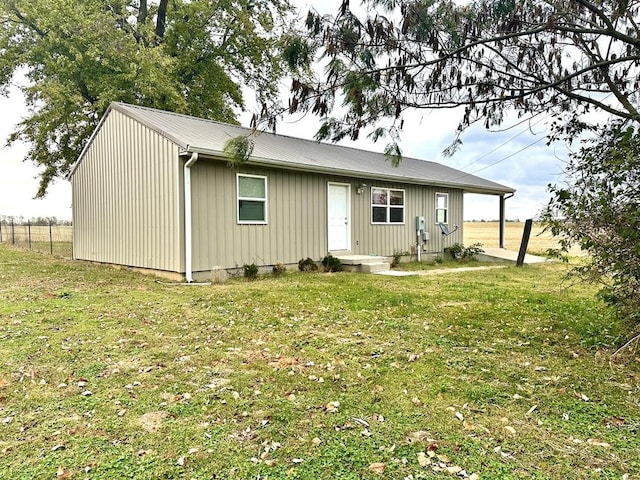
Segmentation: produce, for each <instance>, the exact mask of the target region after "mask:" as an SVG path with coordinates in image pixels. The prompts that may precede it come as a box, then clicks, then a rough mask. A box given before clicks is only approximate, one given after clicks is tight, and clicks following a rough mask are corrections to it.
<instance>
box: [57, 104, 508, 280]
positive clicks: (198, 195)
mask: <svg viewBox="0 0 640 480" xmlns="http://www.w3.org/2000/svg"><path fill="white" fill-rule="evenodd" d="M243 135H245V136H246V135H252V131H251V130H250V129H247V128H242V127H239V126H234V125H228V124H224V123H219V122H214V121H210V120H204V119H200V118H195V117H190V116H187V115H178V114H174V113H170V112H166V111H160V110H155V109H151V108H143V107H137V106H132V105H127V104H123V103H113V104H112V105H111V106H110V107H109V109H108V111H107V112H106V113H105V115H104V117H103V118H102V120H101V121H100V124H99V125H98V127H97V128H96V130H95V132H94V133H93V135H92V137H91V138H90V140H89V141H88V143H87V145H86V147H85V149H84V150H83V151H82V153H81V155H80V157H79V158H78V160H77V162H76V163H75V165H74V166H73V168H72V170H71V173H70V175H69V177H70V179H71V182H72V189H73V254H74V258H76V259H82V260H89V261H94V262H102V263H109V264H119V265H126V266H130V267H136V268H139V269H148V270H151V271H156V272H158V273H163V274H165V275H169V276H173V277H179V278H186V280H187V281H192V280H193V279H202V278H204V277H207V276H209V275H210V273H211V271H212V269H217V268H224V269H237V268H240V267H242V266H243V265H245V264H252V263H255V264H256V265H258V266H269V265H273V264H276V263H284V264H296V263H297V262H298V261H299V260H300V259H303V258H307V257H310V258H312V259H314V260H316V261H319V260H320V259H321V258H323V257H324V256H325V255H327V253H332V254H333V255H341V254H352V255H358V254H362V255H370V254H375V255H381V256H391V255H393V254H394V253H396V252H414V253H415V252H416V250H420V251H421V252H424V254H430V253H435V252H439V251H441V249H442V248H443V246H444V245H445V244H453V243H455V242H460V243H461V242H462V224H463V194H464V193H467V192H471V193H480V194H487V195H495V196H498V197H499V198H500V203H499V213H500V216H501V220H502V223H504V199H505V196H507V195H509V194H512V193H513V192H514V191H515V190H514V189H512V188H509V187H506V186H504V185H500V184H497V183H494V182H491V181H489V180H485V179H483V178H480V177H477V176H474V175H470V174H467V173H464V172H461V171H459V170H456V169H453V168H450V167H447V166H444V165H440V164H438V163H434V162H428V161H424V160H418V159H414V158H403V159H402V162H401V164H400V166H399V167H393V166H392V165H391V162H390V161H389V160H388V159H387V158H386V157H385V156H384V155H382V154H379V153H373V152H368V151H364V150H359V149H354V148H348V147H344V146H339V145H333V144H325V143H319V142H315V141H310V140H301V139H298V138H292V137H289V136H283V135H276V134H272V133H264V132H263V133H257V134H253V135H252V136H251V137H250V138H251V140H252V141H253V145H254V147H253V151H252V153H251V156H250V158H249V160H248V161H246V162H245V163H242V164H241V165H240V166H238V167H231V166H230V165H229V162H228V157H226V156H225V155H224V153H223V148H224V145H225V143H226V142H227V141H228V140H229V139H232V138H235V137H238V136H243ZM416 217H422V218H423V219H424V223H423V226H422V225H418V227H421V228H422V230H421V231H418V230H417V218H416ZM455 226H459V228H458V229H457V230H455ZM447 227H448V230H449V232H452V233H451V235H449V236H447V237H445V236H444V235H443V234H442V231H443V229H446V228H447Z"/></svg>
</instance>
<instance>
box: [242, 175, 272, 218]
mask: <svg viewBox="0 0 640 480" xmlns="http://www.w3.org/2000/svg"><path fill="white" fill-rule="evenodd" d="M240 177H250V178H261V179H263V180H264V200H262V199H260V198H255V197H241V196H240ZM240 200H247V201H252V202H255V201H264V220H240ZM268 221H269V184H268V180H267V177H266V176H265V175H252V174H250V173H236V222H237V223H238V225H266V224H267V223H268Z"/></svg>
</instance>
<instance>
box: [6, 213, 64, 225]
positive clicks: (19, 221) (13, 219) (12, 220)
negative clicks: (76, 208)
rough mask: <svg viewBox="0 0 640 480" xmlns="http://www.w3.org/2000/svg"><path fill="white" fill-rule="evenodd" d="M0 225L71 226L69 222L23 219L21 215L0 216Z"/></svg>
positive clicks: (37, 218)
mask: <svg viewBox="0 0 640 480" xmlns="http://www.w3.org/2000/svg"><path fill="white" fill-rule="evenodd" d="M0 224H1V225H11V224H13V225H27V224H31V225H36V226H37V225H39V226H44V225H60V226H71V225H72V223H71V220H59V219H57V218H56V217H31V218H25V217H23V216H22V215H18V216H12V215H0Z"/></svg>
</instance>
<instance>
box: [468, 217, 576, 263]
mask: <svg viewBox="0 0 640 480" xmlns="http://www.w3.org/2000/svg"><path fill="white" fill-rule="evenodd" d="M505 226H506V228H505V248H506V249H507V250H513V251H516V252H517V251H518V250H519V249H520V242H521V241H522V234H523V232H524V222H507V223H506V225H505ZM499 234H500V226H499V224H498V222H465V223H464V244H465V245H466V246H468V245H471V244H473V243H478V242H479V243H482V244H483V245H484V246H485V247H499V246H500V245H499ZM549 248H559V244H558V241H557V240H556V239H554V238H553V237H552V236H551V234H550V233H548V232H545V233H543V232H542V226H541V225H540V224H539V223H537V222H534V223H533V228H532V229H531V237H530V238H529V245H528V248H527V251H528V252H529V253H534V254H535V253H544V252H546V250H547V249H549ZM571 254H572V255H579V254H580V250H579V249H575V250H574V249H572V251H571Z"/></svg>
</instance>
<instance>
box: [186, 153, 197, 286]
mask: <svg viewBox="0 0 640 480" xmlns="http://www.w3.org/2000/svg"><path fill="white" fill-rule="evenodd" d="M197 161H198V152H193V153H191V158H190V159H189V160H187V161H186V162H185V164H184V268H185V277H186V280H187V282H188V283H191V282H193V233H192V226H191V225H192V222H191V166H192V165H193V164H194V163H196V162H197Z"/></svg>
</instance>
